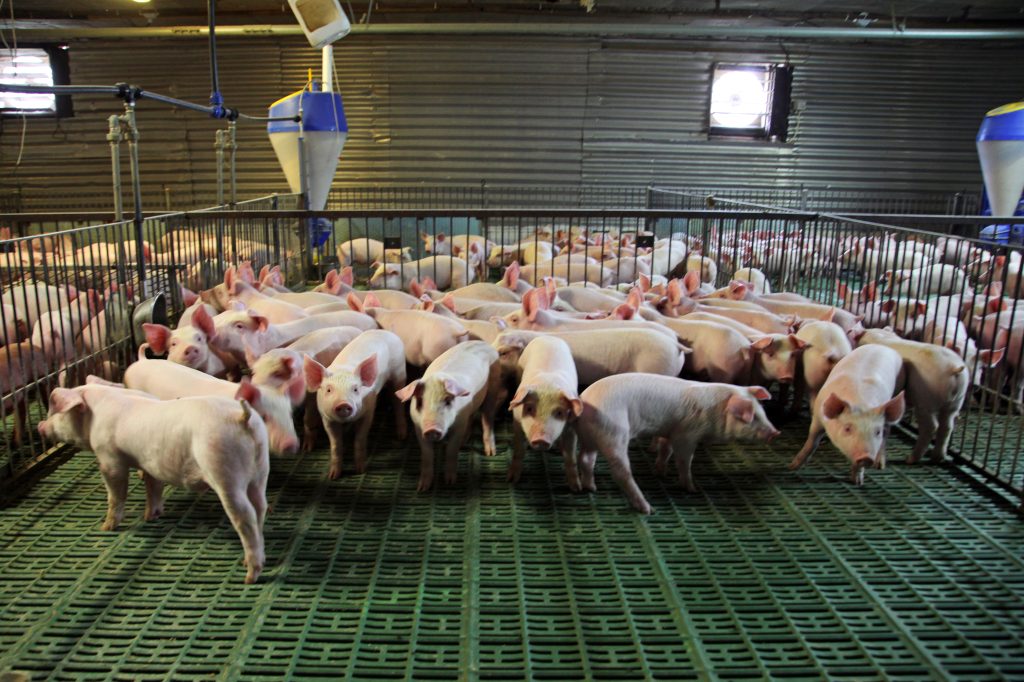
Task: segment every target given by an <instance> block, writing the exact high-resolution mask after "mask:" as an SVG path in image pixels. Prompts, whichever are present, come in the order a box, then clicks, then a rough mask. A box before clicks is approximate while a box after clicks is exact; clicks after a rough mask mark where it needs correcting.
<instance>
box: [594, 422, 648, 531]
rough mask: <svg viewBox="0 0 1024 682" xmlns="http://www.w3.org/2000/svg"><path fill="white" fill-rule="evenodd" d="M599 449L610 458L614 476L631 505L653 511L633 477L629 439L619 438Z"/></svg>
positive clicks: (641, 509) (646, 513) (645, 512)
mask: <svg viewBox="0 0 1024 682" xmlns="http://www.w3.org/2000/svg"><path fill="white" fill-rule="evenodd" d="M599 450H600V452H601V454H602V455H604V458H605V459H606V460H608V466H609V468H610V469H611V473H612V478H613V479H615V482H616V483H618V484H619V487H620V488H622V492H623V493H625V495H626V498H627V499H628V500H629V504H630V506H631V507H633V509H636V510H637V511H638V512H640V513H641V514H644V515H649V514H650V513H651V505H650V504H648V503H647V500H646V499H645V498H644V494H643V493H642V492H640V487H639V486H638V485H637V484H636V480H634V479H633V471H632V470H631V469H630V466H629V441H628V440H627V441H626V443H625V444H623V443H622V440H621V439H619V441H618V442H615V443H604V444H602V445H601V447H600V448H599Z"/></svg>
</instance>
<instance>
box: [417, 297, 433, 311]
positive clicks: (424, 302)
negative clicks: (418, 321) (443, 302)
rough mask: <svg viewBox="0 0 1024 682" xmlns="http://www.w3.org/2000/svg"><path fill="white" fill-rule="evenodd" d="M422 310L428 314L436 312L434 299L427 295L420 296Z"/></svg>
mask: <svg viewBox="0 0 1024 682" xmlns="http://www.w3.org/2000/svg"><path fill="white" fill-rule="evenodd" d="M420 302H421V303H420V310H423V311H425V312H428V313H432V312H434V299H432V298H430V297H429V296H427V295H426V294H423V295H422V296H420Z"/></svg>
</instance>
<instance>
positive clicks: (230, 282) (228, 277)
mask: <svg viewBox="0 0 1024 682" xmlns="http://www.w3.org/2000/svg"><path fill="white" fill-rule="evenodd" d="M234 284H235V266H234V265H232V266H231V267H229V268H228V269H227V270H225V271H224V286H226V287H227V288H228V291H230V290H231V287H232V286H234Z"/></svg>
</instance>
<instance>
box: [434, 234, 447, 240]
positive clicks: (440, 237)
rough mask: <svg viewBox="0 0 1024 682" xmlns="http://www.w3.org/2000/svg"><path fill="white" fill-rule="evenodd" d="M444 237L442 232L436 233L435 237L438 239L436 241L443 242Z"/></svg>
mask: <svg viewBox="0 0 1024 682" xmlns="http://www.w3.org/2000/svg"><path fill="white" fill-rule="evenodd" d="M445 238H446V237H445V234H444V232H440V233H438V235H437V237H436V239H437V241H438V242H443V241H444V240H445Z"/></svg>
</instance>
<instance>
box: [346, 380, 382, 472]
mask: <svg viewBox="0 0 1024 682" xmlns="http://www.w3.org/2000/svg"><path fill="white" fill-rule="evenodd" d="M376 412H377V396H376V395H371V396H369V397H367V398H366V413H365V415H364V416H363V418H362V420H360V422H359V424H358V425H357V426H356V437H355V443H354V444H353V448H352V449H353V450H355V454H356V473H360V474H363V473H366V439H367V436H368V435H369V434H370V427H371V426H373V415H374V414H375V413H376ZM339 464H340V462H339Z"/></svg>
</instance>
